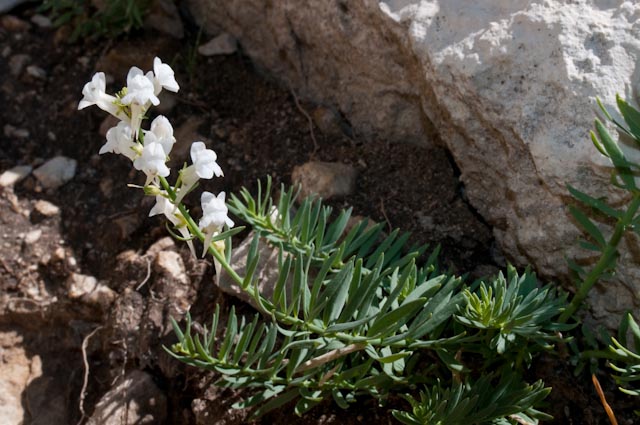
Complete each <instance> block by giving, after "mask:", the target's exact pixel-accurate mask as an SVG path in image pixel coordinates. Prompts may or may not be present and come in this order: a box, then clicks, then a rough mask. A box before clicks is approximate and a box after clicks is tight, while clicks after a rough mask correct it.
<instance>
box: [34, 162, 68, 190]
mask: <svg viewBox="0 0 640 425" xmlns="http://www.w3.org/2000/svg"><path fill="white" fill-rule="evenodd" d="M76 165H77V162H76V160H75V159H71V158H67V157H65V156H56V157H54V158H52V159H50V160H48V161H47V162H45V163H44V164H42V165H41V166H40V167H38V168H37V169H36V170H35V171H34V172H33V174H34V175H35V176H36V178H37V179H38V181H39V182H40V184H41V185H42V186H43V187H44V188H46V189H56V188H58V187H60V186H62V185H63V184H65V183H67V182H68V181H69V180H71V179H72V178H73V177H74V176H75V175H76Z"/></svg>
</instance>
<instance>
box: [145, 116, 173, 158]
mask: <svg viewBox="0 0 640 425" xmlns="http://www.w3.org/2000/svg"><path fill="white" fill-rule="evenodd" d="M144 137H145V139H144V140H145V142H147V141H149V142H152V141H156V142H158V143H160V144H161V145H162V148H163V149H164V153H165V154H166V155H169V153H170V152H171V148H172V147H173V145H174V144H175V143H176V138H175V137H173V127H172V126H171V123H170V122H169V120H168V119H167V118H166V117H164V116H162V115H159V116H158V117H156V119H154V120H153V121H152V122H151V129H150V130H149V131H146V132H145V136H144ZM149 138H150V139H149Z"/></svg>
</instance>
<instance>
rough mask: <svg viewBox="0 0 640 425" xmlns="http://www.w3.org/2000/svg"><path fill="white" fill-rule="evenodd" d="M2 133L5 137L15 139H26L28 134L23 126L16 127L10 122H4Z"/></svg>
mask: <svg viewBox="0 0 640 425" xmlns="http://www.w3.org/2000/svg"><path fill="white" fill-rule="evenodd" d="M2 131H3V132H4V135H5V136H7V137H13V138H16V139H27V138H28V137H29V135H30V133H29V130H27V129H24V128H16V127H14V126H12V125H11V124H5V125H4V127H3V128H2Z"/></svg>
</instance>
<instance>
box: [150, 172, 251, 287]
mask: <svg viewBox="0 0 640 425" xmlns="http://www.w3.org/2000/svg"><path fill="white" fill-rule="evenodd" d="M158 178H159V180H160V184H161V185H162V188H163V189H164V190H166V191H167V194H168V195H169V199H170V200H171V202H175V200H176V192H175V190H173V188H172V187H171V185H169V182H168V181H167V179H165V178H164V177H161V176H159V177H158ZM176 206H177V208H178V210H179V211H180V214H182V216H183V217H184V220H185V221H186V222H187V226H189V230H190V231H191V233H192V234H193V235H195V236H196V237H197V238H198V239H200V241H202V242H204V240H205V235H204V233H202V231H201V230H200V227H198V225H197V224H196V222H195V221H194V220H193V218H191V215H190V214H189V211H188V210H187V209H186V207H185V206H184V204H183V203H182V202H180V203H179V204H178V205H176ZM207 251H208V252H209V253H210V254H211V255H213V257H214V258H215V259H216V260H217V261H218V262H219V263H220V264H221V265H222V267H224V269H225V270H226V271H227V273H229V276H231V278H232V279H233V280H235V281H236V283H237V284H238V285H241V286H242V282H243V281H244V279H243V278H242V277H240V275H239V274H238V273H237V272H236V271H235V270H234V269H233V268H232V267H231V265H230V264H229V263H228V262H227V259H226V258H225V257H224V255H222V254H221V253H220V252H219V251H218V250H216V249H215V248H214V247H213V246H208V247H207Z"/></svg>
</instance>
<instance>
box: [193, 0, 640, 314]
mask: <svg viewBox="0 0 640 425" xmlns="http://www.w3.org/2000/svg"><path fill="white" fill-rule="evenodd" d="M188 3H189V5H190V7H191V10H192V12H193V15H194V16H196V17H197V18H198V19H200V20H201V22H202V23H203V24H204V25H205V27H206V28H209V29H210V32H211V33H217V32H219V31H220V29H222V30H224V31H227V32H229V33H230V34H232V35H233V36H234V37H235V38H236V39H237V40H238V41H239V43H240V44H241V45H242V46H243V50H244V51H245V52H246V53H247V54H248V55H249V56H251V57H252V58H253V59H254V60H255V61H256V62H258V63H259V64H260V65H261V66H263V67H265V68H267V69H269V70H270V71H271V73H272V74H274V75H277V76H278V77H279V78H281V79H282V80H284V81H283V82H284V83H285V85H291V86H292V87H293V89H294V90H296V91H297V92H298V93H299V94H301V95H302V96H303V97H305V98H309V99H312V100H314V101H316V102H318V103H322V104H323V105H329V106H332V107H335V108H336V109H337V110H338V111H339V112H340V113H341V114H342V115H343V116H344V117H345V118H346V119H348V120H349V122H350V123H351V124H352V125H353V128H354V130H355V133H356V134H358V135H360V136H361V137H365V138H366V137H370V136H376V137H378V138H384V139H387V140H389V141H392V142H395V141H403V142H414V143H421V144H430V143H433V142H432V140H434V138H433V137H432V136H433V135H434V134H435V133H436V131H435V129H437V134H439V136H440V140H442V143H444V144H445V145H446V146H447V148H448V149H449V150H450V151H451V153H452V156H453V158H454V160H455V162H456V163H457V165H458V167H459V168H460V171H461V176H460V178H461V180H462V182H463V183H464V184H465V186H466V193H467V196H468V198H469V201H470V202H471V203H472V205H473V206H474V207H475V208H476V209H477V210H478V211H479V213H480V214H481V215H482V216H483V217H485V219H486V220H487V221H488V222H489V223H490V224H491V225H492V226H493V227H494V234H495V236H496V238H497V240H498V242H499V243H500V245H501V247H502V249H503V251H504V252H505V253H506V254H507V256H508V259H509V260H510V261H512V262H515V263H517V264H518V265H524V264H526V263H532V264H533V265H534V266H535V267H536V268H537V270H538V271H539V272H540V273H541V274H542V275H543V276H545V277H555V278H562V277H563V276H566V273H567V267H566V264H565V260H564V258H565V256H569V257H575V256H576V255H578V253H577V250H576V249H575V248H574V247H575V245H576V243H575V240H576V237H577V235H578V234H579V232H578V230H577V229H576V227H575V226H574V225H573V224H572V222H571V220H570V218H569V216H568V214H567V207H566V204H567V201H569V197H568V196H567V191H566V189H565V185H566V184H567V183H568V184H571V185H574V186H576V187H578V188H580V189H583V190H588V191H589V192H590V193H592V194H594V195H597V196H598V195H599V196H602V195H605V194H608V195H609V196H610V197H611V198H614V199H615V198H616V196H615V194H613V193H612V192H611V191H610V189H609V187H608V179H607V176H608V173H607V170H606V168H605V167H606V162H605V161H604V160H603V159H602V158H601V157H599V155H598V153H597V152H596V151H595V150H594V149H593V148H592V146H590V143H589V141H588V130H589V129H590V128H591V125H592V121H593V118H594V116H595V108H594V104H595V97H596V96H598V97H600V98H601V99H603V101H604V102H605V104H607V105H609V106H610V105H611V104H612V103H613V102H614V96H615V93H616V92H618V93H620V94H621V95H622V96H623V97H625V98H627V99H633V95H634V90H637V89H638V88H639V87H638V83H639V82H640V81H639V78H640V77H639V76H640V71H638V67H637V63H638V59H639V58H640V4H638V3H636V2H633V1H622V0H609V1H601V0H583V1H579V2H571V3H569V2H565V1H560V0H548V1H544V2H543V1H529V0H526V1H525V0H514V1H511V2H503V1H498V0H491V1H486V2H477V3H470V2H467V1H460V0H446V1H445V0H386V1H373V0H357V1H353V2H347V1H329V0H320V1H316V2H311V3H305V4H304V5H302V4H301V5H300V6H295V4H292V3H289V2H272V3H269V7H265V6H264V4H263V2H261V1H259V0H249V1H246V0H245V1H242V2H240V1H238V0H235V1H220V0H214V1H210V0H207V1H205V0H189V1H188ZM404 183H405V182H399V184H404ZM427 189H428V188H425V190H427ZM634 262H635V261H634V258H632V254H631V253H630V250H628V249H623V254H622V261H621V264H622V266H621V267H620V271H619V274H618V276H619V281H618V284H616V285H607V289H606V291H603V292H602V293H598V294H596V293H595V291H594V292H593V293H592V297H591V300H590V302H591V304H592V306H593V308H592V313H593V315H594V317H595V318H596V319H597V320H599V321H600V322H602V323H606V324H608V325H613V324H615V323H616V322H617V318H616V317H615V313H621V312H622V311H624V310H625V309H627V308H632V307H633V306H634V305H637V304H638V297H637V296H636V293H637V292H638V291H639V290H640V287H639V286H638V284H635V286H634V284H633V283H632V282H638V277H640V269H639V268H637V267H634V266H633V263H634ZM612 313H614V314H612Z"/></svg>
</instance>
